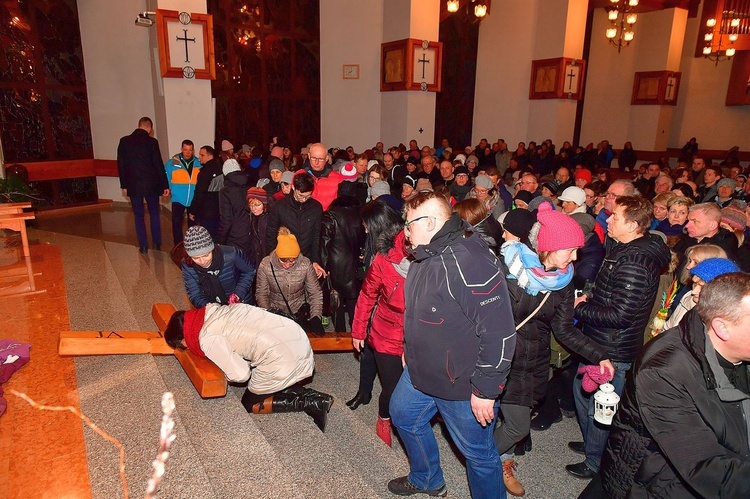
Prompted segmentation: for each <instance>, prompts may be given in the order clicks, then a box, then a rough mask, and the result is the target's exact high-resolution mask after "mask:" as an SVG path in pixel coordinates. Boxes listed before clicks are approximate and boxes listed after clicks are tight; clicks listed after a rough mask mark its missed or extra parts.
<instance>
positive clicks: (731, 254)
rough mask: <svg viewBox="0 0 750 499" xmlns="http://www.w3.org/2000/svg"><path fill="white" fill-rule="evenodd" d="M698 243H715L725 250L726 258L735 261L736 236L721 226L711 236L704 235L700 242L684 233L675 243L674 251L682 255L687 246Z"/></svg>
mask: <svg viewBox="0 0 750 499" xmlns="http://www.w3.org/2000/svg"><path fill="white" fill-rule="evenodd" d="M698 244H715V245H716V246H718V247H719V248H721V249H723V250H724V251H725V252H726V254H727V258H729V259H730V260H732V261H735V262H736V261H737V247H738V246H739V244H738V243H737V237H736V236H735V235H734V234H732V233H731V232H729V231H728V230H726V229H725V228H723V227H720V228H719V232H717V233H716V234H714V235H713V236H711V237H704V238H703V239H701V241H700V242H698V241H697V240H696V239H695V238H693V237H690V236H688V235H687V234H685V236H684V237H682V238H681V239H680V241H679V242H678V243H677V244H676V245H675V247H674V251H675V252H676V253H677V254H680V255H682V254H684V253H685V250H686V249H687V248H689V247H691V246H695V245H698Z"/></svg>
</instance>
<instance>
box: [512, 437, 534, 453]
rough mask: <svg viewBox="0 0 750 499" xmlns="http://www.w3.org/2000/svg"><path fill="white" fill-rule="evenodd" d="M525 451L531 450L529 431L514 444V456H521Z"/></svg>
mask: <svg viewBox="0 0 750 499" xmlns="http://www.w3.org/2000/svg"><path fill="white" fill-rule="evenodd" d="M527 452H531V433H529V434H528V435H526V437H525V438H524V439H523V440H521V441H520V442H518V443H517V444H516V448H515V450H514V451H513V454H514V455H516V456H523V455H524V454H526V453H527Z"/></svg>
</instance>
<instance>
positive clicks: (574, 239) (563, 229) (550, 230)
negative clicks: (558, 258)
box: [536, 203, 583, 251]
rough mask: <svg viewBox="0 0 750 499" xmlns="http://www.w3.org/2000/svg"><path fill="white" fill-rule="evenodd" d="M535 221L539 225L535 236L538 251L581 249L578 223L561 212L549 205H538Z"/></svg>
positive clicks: (581, 237)
mask: <svg viewBox="0 0 750 499" xmlns="http://www.w3.org/2000/svg"><path fill="white" fill-rule="evenodd" d="M536 219H537V221H539V224H540V225H541V227H540V228H539V235H538V236H537V250H538V251H557V250H561V249H570V248H581V247H583V231H582V230H581V226H580V225H578V222H576V221H575V220H574V219H573V218H571V217H570V216H568V215H566V214H565V213H563V212H561V211H555V210H554V209H553V208H552V206H551V205H550V204H549V203H542V204H541V205H539V210H538V212H537V215H536Z"/></svg>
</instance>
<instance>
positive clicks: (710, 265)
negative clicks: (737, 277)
mask: <svg viewBox="0 0 750 499" xmlns="http://www.w3.org/2000/svg"><path fill="white" fill-rule="evenodd" d="M732 272H741V270H740V268H739V267H738V266H737V264H736V263H734V262H733V261H732V260H727V259H726V258H707V259H705V260H703V261H702V262H701V263H699V264H698V265H696V266H695V267H693V268H692V269H690V275H697V276H698V277H700V278H701V279H703V280H704V281H705V282H711V280H713V279H714V278H716V277H719V276H720V275H724V274H731V273H732Z"/></svg>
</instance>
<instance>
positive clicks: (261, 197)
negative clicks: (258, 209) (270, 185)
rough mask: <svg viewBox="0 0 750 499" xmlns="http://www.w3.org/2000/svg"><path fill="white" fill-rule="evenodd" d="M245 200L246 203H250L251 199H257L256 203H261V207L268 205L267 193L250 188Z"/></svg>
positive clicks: (256, 188)
mask: <svg viewBox="0 0 750 499" xmlns="http://www.w3.org/2000/svg"><path fill="white" fill-rule="evenodd" d="M246 199H247V200H248V201H250V200H251V199H257V200H258V201H260V202H261V203H263V206H266V205H267V204H268V193H267V192H266V191H265V190H264V189H260V188H258V187H251V188H249V189H248V190H247V196H246Z"/></svg>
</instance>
